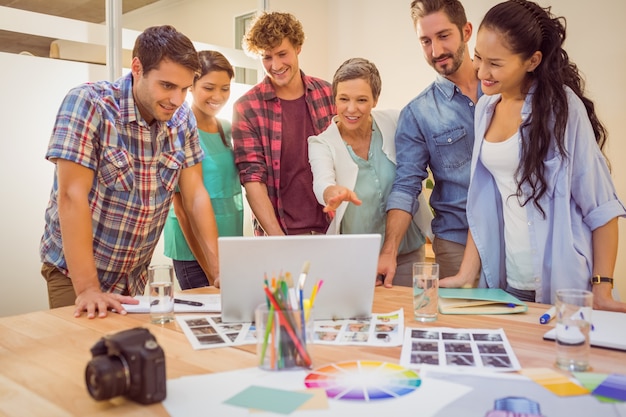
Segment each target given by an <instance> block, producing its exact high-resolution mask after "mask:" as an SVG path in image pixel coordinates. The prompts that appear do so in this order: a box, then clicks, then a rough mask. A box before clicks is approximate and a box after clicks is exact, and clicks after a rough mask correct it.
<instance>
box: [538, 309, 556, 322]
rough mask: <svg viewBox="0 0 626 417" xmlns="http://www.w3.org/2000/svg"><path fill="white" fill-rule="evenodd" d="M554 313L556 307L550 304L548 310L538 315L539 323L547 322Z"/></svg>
mask: <svg viewBox="0 0 626 417" xmlns="http://www.w3.org/2000/svg"><path fill="white" fill-rule="evenodd" d="M555 313H556V307H554V306H552V307H550V309H548V311H546V312H545V313H543V315H542V316H541V317H539V323H541V324H547V323H548V322H549V321H550V320H552V319H553V318H554V314H555Z"/></svg>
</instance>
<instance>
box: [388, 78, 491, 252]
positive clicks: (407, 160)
mask: <svg viewBox="0 0 626 417" xmlns="http://www.w3.org/2000/svg"><path fill="white" fill-rule="evenodd" d="M481 95H482V91H481V90H480V85H479V87H478V97H480V96H481ZM473 146H474V103H473V102H472V100H471V99H470V98H469V97H467V96H465V95H464V94H463V93H462V92H461V89H460V88H458V87H457V86H456V85H455V84H454V83H453V82H452V81H450V80H448V79H446V78H444V77H442V76H440V75H438V76H437V79H436V80H435V81H434V82H433V83H432V84H431V85H430V86H429V87H428V88H426V89H425V90H424V91H423V92H422V93H421V94H420V95H418V96H417V97H416V98H414V99H413V100H412V101H411V102H410V103H409V104H407V105H406V107H404V109H402V112H401V113H400V119H399V121H398V128H397V130H396V155H397V168H396V178H395V180H394V183H393V187H392V189H391V193H390V194H389V200H388V201H387V210H391V209H400V210H403V211H406V212H408V213H411V214H412V215H413V214H415V213H416V212H417V209H418V207H419V203H418V200H417V197H418V196H419V194H420V193H421V192H422V181H423V180H424V179H426V178H427V177H428V171H427V167H429V168H430V170H431V171H432V173H433V179H434V182H435V187H434V189H433V192H432V194H431V197H430V205H431V206H432V208H433V209H434V211H435V218H434V219H433V221H432V230H433V233H434V235H435V236H436V237H438V238H440V239H445V240H450V241H452V242H456V243H460V244H462V245H465V243H466V241H467V229H468V225H467V217H466V215H465V205H466V202H467V189H468V187H469V180H470V162H471V160H472V149H473Z"/></svg>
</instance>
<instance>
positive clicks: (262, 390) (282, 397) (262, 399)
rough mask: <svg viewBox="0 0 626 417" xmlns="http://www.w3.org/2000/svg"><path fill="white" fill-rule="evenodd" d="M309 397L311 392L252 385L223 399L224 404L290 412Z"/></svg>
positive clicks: (283, 412)
mask: <svg viewBox="0 0 626 417" xmlns="http://www.w3.org/2000/svg"><path fill="white" fill-rule="evenodd" d="M311 397H313V394H305V393H302V392H295V391H287V390H282V389H274V388H267V387H259V386H256V385H252V386H250V387H248V388H246V389H245V390H243V391H241V392H240V393H238V394H235V395H234V396H232V397H230V398H229V399H227V400H226V401H224V404H229V405H234V406H236V407H244V408H254V409H257V410H263V411H271V412H274V413H278V414H290V413H292V412H294V411H296V410H297V409H298V407H300V406H301V405H302V404H304V403H305V402H307V401H308V400H309V399H310V398H311Z"/></svg>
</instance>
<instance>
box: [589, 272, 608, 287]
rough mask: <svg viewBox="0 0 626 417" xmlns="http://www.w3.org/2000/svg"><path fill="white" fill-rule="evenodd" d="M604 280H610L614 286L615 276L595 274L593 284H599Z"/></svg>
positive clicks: (592, 279) (592, 278)
mask: <svg viewBox="0 0 626 417" xmlns="http://www.w3.org/2000/svg"><path fill="white" fill-rule="evenodd" d="M602 282H608V283H609V284H611V288H613V278H609V277H601V276H600V275H594V276H592V277H591V285H597V284H600V283H602Z"/></svg>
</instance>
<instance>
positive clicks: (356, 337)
mask: <svg viewBox="0 0 626 417" xmlns="http://www.w3.org/2000/svg"><path fill="white" fill-rule="evenodd" d="M403 337H404V310H402V309H400V310H396V311H392V312H390V313H375V314H372V316H371V317H370V318H369V319H347V320H316V321H315V327H314V333H313V342H314V343H316V344H324V345H357V346H363V345H367V346H389V347H391V346H400V345H402V338H403Z"/></svg>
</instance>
